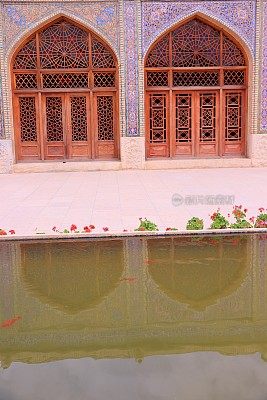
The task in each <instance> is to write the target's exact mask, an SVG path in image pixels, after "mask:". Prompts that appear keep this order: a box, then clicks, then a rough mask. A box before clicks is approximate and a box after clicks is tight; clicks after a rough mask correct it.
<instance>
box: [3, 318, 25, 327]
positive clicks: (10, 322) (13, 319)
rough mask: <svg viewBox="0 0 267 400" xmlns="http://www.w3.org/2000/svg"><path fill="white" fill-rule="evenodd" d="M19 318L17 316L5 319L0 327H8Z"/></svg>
mask: <svg viewBox="0 0 267 400" xmlns="http://www.w3.org/2000/svg"><path fill="white" fill-rule="evenodd" d="M19 319H21V317H19V316H18V317H14V318H11V319H7V320H6V321H4V322H2V323H1V324H0V328H10V326H12V325H13V324H15V322H17V321H18V320H19Z"/></svg>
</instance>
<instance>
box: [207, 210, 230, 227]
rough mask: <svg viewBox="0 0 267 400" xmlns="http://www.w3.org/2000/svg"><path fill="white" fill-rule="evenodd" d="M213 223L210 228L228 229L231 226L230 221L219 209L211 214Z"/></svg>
mask: <svg viewBox="0 0 267 400" xmlns="http://www.w3.org/2000/svg"><path fill="white" fill-rule="evenodd" d="M210 218H211V220H212V223H211V225H210V229H226V228H228V226H229V221H228V220H227V219H226V218H225V217H224V216H223V215H222V214H221V213H220V211H219V210H217V211H215V212H214V213H213V214H212V215H211V217H210Z"/></svg>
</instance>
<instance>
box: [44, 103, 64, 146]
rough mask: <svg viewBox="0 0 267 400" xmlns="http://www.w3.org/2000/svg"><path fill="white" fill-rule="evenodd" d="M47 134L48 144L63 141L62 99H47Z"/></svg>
mask: <svg viewBox="0 0 267 400" xmlns="http://www.w3.org/2000/svg"><path fill="white" fill-rule="evenodd" d="M46 132H47V141H48V142H62V141H63V122H62V99H61V97H47V98H46Z"/></svg>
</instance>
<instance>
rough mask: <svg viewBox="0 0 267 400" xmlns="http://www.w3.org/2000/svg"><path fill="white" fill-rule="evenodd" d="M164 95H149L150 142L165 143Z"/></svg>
mask: <svg viewBox="0 0 267 400" xmlns="http://www.w3.org/2000/svg"><path fill="white" fill-rule="evenodd" d="M166 125H167V119H166V95H165V94H157V95H150V140H151V142H157V143H165V142H166V139H167V136H166V131H167V129H166Z"/></svg>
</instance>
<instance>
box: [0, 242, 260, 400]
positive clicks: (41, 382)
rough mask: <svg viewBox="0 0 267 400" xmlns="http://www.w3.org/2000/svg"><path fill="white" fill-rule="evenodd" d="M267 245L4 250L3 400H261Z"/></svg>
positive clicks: (44, 245) (0, 260)
mask: <svg viewBox="0 0 267 400" xmlns="http://www.w3.org/2000/svg"><path fill="white" fill-rule="evenodd" d="M266 360H267V236H266V235H257V234H251V235H244V236H239V235H228V236H194V237H190V236H181V237H175V238H173V237H166V238H164V237H158V238H155V237H154V238H153V237H151V238H139V237H135V238H123V239H107V240H104V239H101V240H93V239H91V240H75V241H72V240H65V241H45V240H38V241H35V242H29V241H27V242H26V241H25V242H1V243H0V362H1V366H2V368H1V370H0V400H53V399H57V400H59V399H60V400H61V399H62V400H73V399H75V400H83V399H90V400H102V399H103V400H104V399H111V400H113V399H114V400H115V399H116V400H120V399H121V400H139V399H140V400H141V399H142V400H147V399H148V400H150V399H151V400H154V399H155V400H161V399H162V400H163V399H164V400H165V399H171V400H176V399H177V400H178V399H179V400H189V399H190V400H191V399H192V400H221V399H224V400H225V399H227V400H232V399H233V400H236V399H238V400H266V399H267V362H266Z"/></svg>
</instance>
